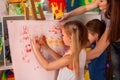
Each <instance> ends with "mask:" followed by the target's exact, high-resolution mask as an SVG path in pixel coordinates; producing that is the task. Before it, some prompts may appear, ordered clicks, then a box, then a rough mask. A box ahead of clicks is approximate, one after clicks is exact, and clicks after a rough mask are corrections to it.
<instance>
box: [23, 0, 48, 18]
mask: <svg viewBox="0 0 120 80" xmlns="http://www.w3.org/2000/svg"><path fill="white" fill-rule="evenodd" d="M30 4H31V10H32V17H33V20H46V18H45V16H44V13H43V10H42V8H41V6H38V7H37V9H38V11H39V12H40V14H39V15H40V17H41V18H38V17H37V14H36V9H35V3H34V1H33V0H30ZM24 15H25V20H29V8H28V7H25V9H24Z"/></svg>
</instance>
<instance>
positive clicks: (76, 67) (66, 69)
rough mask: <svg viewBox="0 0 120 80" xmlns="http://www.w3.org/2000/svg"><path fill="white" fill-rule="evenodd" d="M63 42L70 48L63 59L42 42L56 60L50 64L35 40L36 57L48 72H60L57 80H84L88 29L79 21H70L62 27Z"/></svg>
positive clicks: (33, 44) (33, 43)
mask: <svg viewBox="0 0 120 80" xmlns="http://www.w3.org/2000/svg"><path fill="white" fill-rule="evenodd" d="M62 34H63V36H62V37H63V41H64V43H65V45H66V46H67V47H68V50H67V52H66V53H65V55H64V56H63V57H61V56H60V55H58V54H57V53H55V52H54V51H53V50H52V49H50V48H49V47H48V45H47V44H46V42H44V41H41V39H40V42H41V45H42V46H43V47H44V49H46V50H47V51H48V52H49V53H50V54H51V55H52V56H53V57H54V58H55V59H56V60H55V61H53V62H48V60H46V59H45V57H44V56H43V55H42V54H41V52H40V48H41V47H42V46H40V45H39V44H37V43H36V40H38V39H36V38H35V39H34V40H33V42H32V46H33V50H34V52H35V56H36V57H37V59H38V61H39V63H40V64H41V65H42V66H43V67H44V68H45V69H46V70H57V69H60V70H59V74H58V77H57V80H84V66H85V62H86V51H85V47H86V44H87V42H88V33H87V29H86V27H85V26H84V25H83V24H82V23H81V22H79V21H69V22H67V23H65V24H64V25H63V27H62Z"/></svg>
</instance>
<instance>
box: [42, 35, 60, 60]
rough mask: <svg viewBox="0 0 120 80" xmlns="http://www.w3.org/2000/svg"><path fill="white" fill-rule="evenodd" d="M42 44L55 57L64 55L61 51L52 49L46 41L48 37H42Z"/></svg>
mask: <svg viewBox="0 0 120 80" xmlns="http://www.w3.org/2000/svg"><path fill="white" fill-rule="evenodd" d="M40 44H41V45H42V46H43V47H44V48H45V49H46V50H47V51H48V52H49V53H50V54H51V55H52V56H53V57H54V58H55V59H59V58H61V57H62V55H60V53H56V52H55V51H54V50H53V49H51V48H50V47H49V46H48V44H47V43H46V38H45V36H42V37H40Z"/></svg>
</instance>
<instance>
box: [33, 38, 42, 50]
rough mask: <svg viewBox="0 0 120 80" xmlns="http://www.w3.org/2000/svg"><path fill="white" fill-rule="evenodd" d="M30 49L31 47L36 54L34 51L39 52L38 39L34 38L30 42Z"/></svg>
mask: <svg viewBox="0 0 120 80" xmlns="http://www.w3.org/2000/svg"><path fill="white" fill-rule="evenodd" d="M32 47H33V50H34V51H35V52H36V51H40V49H41V45H40V41H39V38H38V37H35V38H34V39H33V40H32Z"/></svg>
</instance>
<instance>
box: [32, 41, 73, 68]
mask: <svg viewBox="0 0 120 80" xmlns="http://www.w3.org/2000/svg"><path fill="white" fill-rule="evenodd" d="M32 47H33V50H34V52H35V56H36V58H37V60H38V61H39V63H40V64H41V65H42V67H44V68H45V69H46V70H57V69H59V68H62V67H65V66H67V65H69V64H70V63H71V62H72V61H71V60H72V59H71V57H70V56H65V57H61V58H60V59H58V60H55V61H53V62H48V60H47V59H46V58H45V57H44V56H43V55H42V54H41V52H40V48H41V47H40V45H39V44H38V43H37V42H36V39H34V40H33V41H32Z"/></svg>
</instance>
